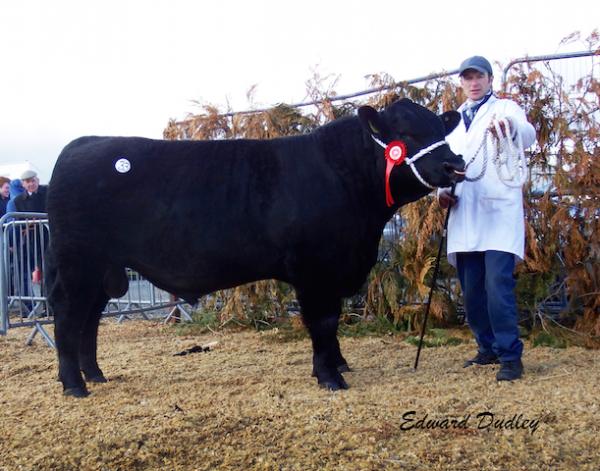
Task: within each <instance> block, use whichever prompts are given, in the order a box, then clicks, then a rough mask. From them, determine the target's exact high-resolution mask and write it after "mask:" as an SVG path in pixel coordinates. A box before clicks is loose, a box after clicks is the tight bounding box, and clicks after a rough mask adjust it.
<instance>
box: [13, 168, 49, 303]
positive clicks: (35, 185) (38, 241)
mask: <svg viewBox="0 0 600 471" xmlns="http://www.w3.org/2000/svg"><path fill="white" fill-rule="evenodd" d="M21 182H22V185H23V188H24V189H25V191H23V193H21V194H20V195H19V196H17V197H16V198H15V199H14V206H15V209H16V211H17V212H19V213H45V212H46V192H47V188H48V187H47V186H45V185H40V181H39V179H38V176H37V173H36V172H35V171H33V170H26V171H25V172H23V174H22V175H21ZM47 243H48V230H47V229H45V228H44V227H43V226H40V225H37V224H32V225H28V226H27V227H26V228H24V229H23V232H22V234H21V241H20V244H23V245H24V246H25V247H24V251H23V252H21V253H24V254H25V260H24V261H23V265H24V268H25V269H26V270H27V271H26V272H25V275H24V276H25V279H24V286H23V295H24V296H32V295H33V289H32V283H33V284H36V283H41V281H42V266H43V254H44V247H45V245H46V244H47Z"/></svg>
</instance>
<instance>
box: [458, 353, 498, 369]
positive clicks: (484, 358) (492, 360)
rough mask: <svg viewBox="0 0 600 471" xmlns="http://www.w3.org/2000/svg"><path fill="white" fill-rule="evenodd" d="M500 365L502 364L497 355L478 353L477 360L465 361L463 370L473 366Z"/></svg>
mask: <svg viewBox="0 0 600 471" xmlns="http://www.w3.org/2000/svg"><path fill="white" fill-rule="evenodd" d="M498 363H500V360H498V357H497V356H496V355H494V354H491V355H487V354H485V353H480V352H477V355H476V356H475V358H472V359H471V360H467V361H465V364H464V365H463V368H467V367H469V366H471V365H497V364H498Z"/></svg>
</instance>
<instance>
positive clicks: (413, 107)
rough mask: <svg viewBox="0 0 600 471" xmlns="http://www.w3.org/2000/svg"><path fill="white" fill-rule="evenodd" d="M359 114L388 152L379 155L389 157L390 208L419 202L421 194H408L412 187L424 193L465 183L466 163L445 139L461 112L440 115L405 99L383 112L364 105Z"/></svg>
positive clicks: (388, 186)
mask: <svg viewBox="0 0 600 471" xmlns="http://www.w3.org/2000/svg"><path fill="white" fill-rule="evenodd" d="M358 115H359V117H360V120H361V123H362V125H363V127H364V129H365V130H366V131H367V132H368V133H369V134H370V135H371V137H372V138H373V140H374V141H375V142H376V143H377V144H378V146H381V147H383V148H384V149H385V151H384V150H383V149H381V151H378V154H379V155H382V154H385V157H384V158H385V159H386V160H387V162H386V165H387V169H386V175H385V179H386V192H387V195H386V198H387V199H388V205H389V206H391V205H392V204H393V203H394V202H402V201H403V200H404V201H409V200H413V199H416V198H415V197H418V196H417V195H413V194H410V195H409V194H405V192H406V190H407V189H408V188H409V187H414V188H420V190H421V192H420V193H422V194H424V193H427V192H429V191H431V189H433V188H436V187H447V186H450V185H452V184H453V183H455V182H458V181H462V180H464V175H465V172H464V170H465V162H464V161H463V159H462V157H461V156H459V155H456V154H454V153H453V152H452V151H451V150H450V147H449V146H448V144H447V143H446V141H445V136H446V135H448V134H449V133H450V132H452V130H453V129H454V128H455V127H456V126H457V125H458V123H459V122H460V114H459V113H458V112H456V111H447V112H445V113H443V114H441V115H439V116H437V115H436V114H434V113H432V112H431V111H429V110H428V109H427V108H424V107H422V106H420V105H417V104H416V103H413V102H412V101H410V100H408V99H406V98H404V99H402V100H399V101H396V102H394V103H393V104H392V105H390V106H389V107H387V108H386V109H385V110H384V111H382V112H377V111H376V110H375V109H373V108H371V107H370V106H362V107H361V108H359V110H358ZM402 154H404V155H402ZM409 178H410V180H409ZM390 189H391V190H390ZM411 193H414V191H411ZM401 204H402V203H401Z"/></svg>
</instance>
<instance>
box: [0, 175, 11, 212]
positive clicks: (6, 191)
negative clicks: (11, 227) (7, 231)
mask: <svg viewBox="0 0 600 471" xmlns="http://www.w3.org/2000/svg"><path fill="white" fill-rule="evenodd" d="M9 200H10V180H9V179H8V178H6V177H0V218H1V217H2V216H4V215H5V214H6V205H7V204H8V201H9Z"/></svg>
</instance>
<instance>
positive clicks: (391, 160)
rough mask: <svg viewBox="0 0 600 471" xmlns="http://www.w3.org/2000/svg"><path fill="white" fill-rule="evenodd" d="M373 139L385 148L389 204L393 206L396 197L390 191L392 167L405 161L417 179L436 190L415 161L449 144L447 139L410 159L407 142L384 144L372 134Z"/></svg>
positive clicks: (386, 193) (386, 195) (386, 196)
mask: <svg viewBox="0 0 600 471" xmlns="http://www.w3.org/2000/svg"><path fill="white" fill-rule="evenodd" d="M371 137H372V138H373V140H374V141H375V142H376V143H377V144H379V145H380V146H381V147H383V148H384V149H385V160H386V168H385V202H386V204H387V205H388V206H392V205H393V204H394V198H393V197H392V193H391V191H390V174H391V173H392V169H393V168H394V166H396V165H400V164H402V163H403V162H406V164H407V165H408V166H409V167H410V169H411V170H412V172H413V174H414V175H415V177H417V180H419V182H421V184H422V185H423V186H425V187H427V188H429V189H430V190H435V186H433V185H430V184H429V183H427V182H426V181H425V179H424V178H423V177H422V176H421V174H420V173H419V171H418V170H417V167H416V166H415V162H416V161H417V160H418V159H420V158H421V157H423V156H424V155H426V154H429V153H430V152H431V151H432V150H434V149H437V148H438V147H440V146H443V145H444V144H448V143H447V142H446V141H445V140H441V141H438V142H434V143H433V144H431V145H430V146H427V147H425V148H423V149H421V150H420V151H419V152H417V153H416V154H415V155H413V156H412V157H411V158H410V159H407V158H406V155H407V151H406V144H405V143H404V142H402V141H392V142H390V143H389V144H387V145H386V144H384V143H383V142H381V141H380V140H379V139H377V138H376V137H375V136H373V135H371Z"/></svg>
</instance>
